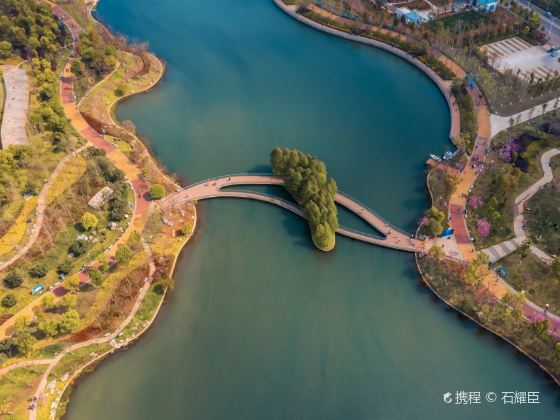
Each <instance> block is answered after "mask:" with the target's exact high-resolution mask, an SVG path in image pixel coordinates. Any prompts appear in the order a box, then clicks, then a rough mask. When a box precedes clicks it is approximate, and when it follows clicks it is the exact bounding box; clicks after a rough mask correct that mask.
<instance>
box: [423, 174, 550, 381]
mask: <svg viewBox="0 0 560 420" xmlns="http://www.w3.org/2000/svg"><path fill="white" fill-rule="evenodd" d="M430 173H431V171H429V172H428V175H427V176H426V189H427V190H428V194H429V197H430V201H431V203H432V205H433V203H434V195H433V193H432V189H431V188H430V183H429V182H428V178H429V176H430ZM419 231H420V227H418V229H416V234H417V235H418V233H419ZM414 263H415V264H416V269H417V270H418V274H419V275H420V278H421V279H422V283H423V284H424V285H425V286H427V287H428V288H429V289H430V290H431V291H432V293H433V294H434V295H435V296H436V297H437V298H438V299H439V301H440V303H443V304H444V305H447V307H448V308H450V309H452V310H453V311H454V312H455V313H456V314H458V315H461V316H462V317H463V318H464V319H466V320H468V321H469V322H472V323H474V324H475V325H477V326H479V327H480V328H482V329H483V330H484V331H485V332H487V333H490V334H492V335H494V336H495V337H496V338H498V339H500V340H503V341H504V342H506V343H508V344H510V345H511V346H512V347H513V349H515V350H516V351H517V352H518V353H520V354H522V355H523V356H525V357H526V358H527V359H529V361H530V362H532V363H533V364H534V365H535V366H536V367H538V368H539V369H540V370H541V373H542V374H544V375H546V376H548V377H549V378H551V379H552V380H553V381H554V382H555V383H556V384H557V385H558V386H560V378H556V377H555V376H554V375H553V374H552V372H550V371H549V370H548V369H547V368H546V367H545V366H543V365H542V364H541V363H539V361H538V360H536V359H535V358H534V357H533V356H531V355H530V354H529V353H527V352H526V351H525V350H523V349H522V348H521V347H519V346H518V345H517V344H515V343H514V342H513V341H511V340H510V339H509V338H507V337H504V336H503V335H502V334H500V333H499V332H497V331H495V330H493V329H492V328H490V327H488V326H486V325H484V324H482V323H481V322H480V321H478V320H477V319H475V318H473V317H472V316H470V315H469V314H467V313H465V312H464V311H463V310H461V309H460V308H458V307H457V306H455V305H453V304H451V303H450V302H449V301H448V300H447V299H445V298H444V297H442V296H441V295H440V294H439V293H438V292H437V290H436V289H435V288H434V287H433V286H432V285H431V284H430V282H429V281H428V280H426V275H425V274H424V273H423V272H422V269H421V268H420V264H419V262H418V254H414Z"/></svg>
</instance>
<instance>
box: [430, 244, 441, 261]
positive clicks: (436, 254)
mask: <svg viewBox="0 0 560 420" xmlns="http://www.w3.org/2000/svg"><path fill="white" fill-rule="evenodd" d="M428 255H429V256H430V257H431V258H434V259H436V260H443V259H444V258H445V251H444V250H443V248H442V247H440V246H437V245H432V247H431V248H430V250H429V251H428Z"/></svg>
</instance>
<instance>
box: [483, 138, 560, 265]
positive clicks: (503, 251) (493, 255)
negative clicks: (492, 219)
mask: <svg viewBox="0 0 560 420" xmlns="http://www.w3.org/2000/svg"><path fill="white" fill-rule="evenodd" d="M558 154H560V149H550V150H548V151H546V152H544V153H543V154H542V156H541V165H542V168H543V174H544V175H543V177H542V178H541V179H539V180H538V181H537V182H535V183H534V184H533V185H531V186H530V187H529V188H527V189H526V190H525V191H523V192H522V193H521V194H519V195H518V196H517V198H516V199H515V201H514V207H513V232H514V233H515V238H513V239H510V240H508V241H504V242H501V243H499V244H496V245H494V246H491V247H489V248H486V249H483V250H482V252H484V253H485V254H486V255H488V257H490V261H491V262H496V261H498V260H499V259H501V258H503V257H505V256H506V255H508V254H510V253H512V252H513V251H515V250H516V249H517V248H518V247H520V246H521V245H522V244H523V242H524V241H526V240H527V235H525V231H524V230H523V208H524V205H525V203H526V202H527V201H529V200H530V199H531V197H533V196H534V195H535V194H536V193H537V192H539V191H540V190H541V188H542V187H544V186H545V185H546V184H548V183H549V182H550V181H552V180H553V179H554V173H553V172H552V168H551V166H550V159H552V158H553V157H554V156H556V155H558ZM531 252H532V253H533V254H535V256H536V257H537V258H539V259H540V260H541V261H543V262H545V263H546V264H551V263H552V260H553V258H552V257H551V256H550V255H548V254H547V253H546V252H544V251H543V250H541V249H540V248H538V247H536V246H535V245H531Z"/></svg>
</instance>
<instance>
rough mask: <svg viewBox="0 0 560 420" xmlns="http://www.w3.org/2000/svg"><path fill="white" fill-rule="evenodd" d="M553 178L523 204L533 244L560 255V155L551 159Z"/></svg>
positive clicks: (552, 253)
mask: <svg viewBox="0 0 560 420" xmlns="http://www.w3.org/2000/svg"><path fill="white" fill-rule="evenodd" d="M550 162H551V164H552V166H553V170H554V180H553V181H552V182H551V183H550V184H549V185H548V186H547V187H545V188H543V189H542V190H540V191H539V192H537V193H536V194H535V195H534V196H533V197H532V198H531V199H530V200H529V201H528V202H527V204H526V205H525V220H526V221H527V232H528V233H529V235H530V238H531V240H532V241H533V243H534V244H535V245H537V246H538V247H539V248H541V249H542V250H543V251H545V252H547V253H548V254H551V255H560V190H559V188H560V183H559V182H560V156H556V157H554V158H553V159H551V161H550Z"/></svg>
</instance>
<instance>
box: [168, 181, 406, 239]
mask: <svg viewBox="0 0 560 420" xmlns="http://www.w3.org/2000/svg"><path fill="white" fill-rule="evenodd" d="M239 176H277V175H275V174H273V173H270V172H268V173H262V172H253V173H251V172H242V173H237V174H227V175H221V176H217V177H214V178H208V179H205V180H202V181H199V182H196V183H194V184H191V185H189V186H188V187H186V188H184V189H187V188H192V187H195V186H197V185H202V184H206V183H211V182H215V181H218V180H220V179H224V178H234V177H239ZM237 185H244V184H243V183H239V184H237ZM232 186H233V185H232ZM242 192H252V191H242ZM338 193H339V194H340V195H342V196H344V197H346V198H348V199H350V200H352V201H354V202H356V203H357V204H359V205H360V206H361V207H363V208H364V209H367V210H368V211H369V212H371V213H373V214H374V215H375V216H376V217H377V218H379V220H381V221H383V222H384V223H385V224H386V225H387V226H388V227H389V228H391V229H392V230H395V231H398V232H400V233H402V234H403V235H407V236H410V235H411V233H409V232H406V231H405V230H404V229H401V228H399V227H397V226H395V225H393V224H391V223H389V222H388V221H387V220H386V219H385V218H384V217H382V216H380V215H379V213H377V212H376V211H375V210H373V209H371V208H370V207H369V206H367V205H365V204H364V203H362V202H361V201H360V200H358V199H356V198H354V197H352V196H351V195H350V194H347V193H343V192H341V191H338ZM259 194H262V195H266V196H268V197H271V198H275V199H277V200H283V199H281V198H278V197H276V196H273V195H270V194H266V193H259ZM164 201H165V200H164ZM284 201H286V202H288V203H289V201H287V200H284ZM344 229H348V230H352V231H354V232H356V233H360V234H363V235H369V234H367V233H364V232H360V231H357V230H353V229H349V228H346V227H345V228H344ZM380 233H381V232H380ZM369 236H372V237H374V238H377V237H378V236H376V235H369Z"/></svg>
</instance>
